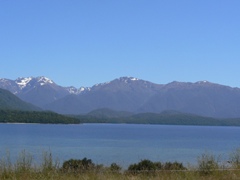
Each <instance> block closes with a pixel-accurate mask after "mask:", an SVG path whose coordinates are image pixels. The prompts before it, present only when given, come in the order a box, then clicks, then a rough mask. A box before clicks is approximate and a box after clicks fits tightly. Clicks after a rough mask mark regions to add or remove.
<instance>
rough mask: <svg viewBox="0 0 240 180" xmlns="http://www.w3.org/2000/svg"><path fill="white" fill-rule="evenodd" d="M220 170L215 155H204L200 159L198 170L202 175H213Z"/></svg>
mask: <svg viewBox="0 0 240 180" xmlns="http://www.w3.org/2000/svg"><path fill="white" fill-rule="evenodd" d="M217 169H218V162H217V160H216V158H215V156H213V155H209V154H202V156H200V157H198V170H199V172H200V174H202V175H208V174H212V173H213V171H215V170H217Z"/></svg>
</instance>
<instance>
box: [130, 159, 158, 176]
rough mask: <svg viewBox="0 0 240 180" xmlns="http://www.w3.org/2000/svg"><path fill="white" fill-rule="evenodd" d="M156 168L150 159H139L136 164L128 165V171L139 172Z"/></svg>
mask: <svg viewBox="0 0 240 180" xmlns="http://www.w3.org/2000/svg"><path fill="white" fill-rule="evenodd" d="M155 170H156V166H155V164H154V163H153V162H152V161H150V160H147V159H145V160H142V161H140V162H139V163H138V164H132V165H130V166H129V167H128V171H130V172H134V173H137V172H141V171H145V172H146V171H155Z"/></svg>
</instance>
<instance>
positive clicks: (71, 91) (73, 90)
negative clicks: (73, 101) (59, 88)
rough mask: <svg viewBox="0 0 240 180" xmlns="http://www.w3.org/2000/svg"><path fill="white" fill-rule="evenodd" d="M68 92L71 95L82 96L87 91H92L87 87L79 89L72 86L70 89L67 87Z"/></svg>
mask: <svg viewBox="0 0 240 180" xmlns="http://www.w3.org/2000/svg"><path fill="white" fill-rule="evenodd" d="M66 90H67V91H68V92H69V93H70V94H76V95H78V94H81V93H83V92H86V91H90V90H91V88H86V87H80V88H79V89H77V88H75V87H73V86H70V87H67V88H66Z"/></svg>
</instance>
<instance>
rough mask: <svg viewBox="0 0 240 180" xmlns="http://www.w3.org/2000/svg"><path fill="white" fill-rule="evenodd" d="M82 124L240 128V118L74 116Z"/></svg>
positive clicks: (151, 115)
mask: <svg viewBox="0 0 240 180" xmlns="http://www.w3.org/2000/svg"><path fill="white" fill-rule="evenodd" d="M73 117H75V118H77V119H79V121H80V122H82V123H127V124H162V125H199V126H240V118H235V119H216V118H211V117H202V116H196V115H191V114H166V115H165V114H155V113H142V114H136V115H132V116H129V117H97V116H91V115H79V116H73Z"/></svg>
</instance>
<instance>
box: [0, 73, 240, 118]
mask: <svg viewBox="0 0 240 180" xmlns="http://www.w3.org/2000/svg"><path fill="white" fill-rule="evenodd" d="M0 88H3V89H7V90H9V91H11V92H12V93H14V94H15V95H16V96H18V97H19V98H21V99H22V100H24V101H27V102H29V103H32V104H34V105H37V106H39V107H41V108H43V109H46V110H52V111H55V112H58V113H62V114H83V113H88V112H90V111H93V110H95V109H102V108H107V109H112V110H115V111H128V112H133V113H146V112H151V113H161V112H162V111H166V110H173V111H179V112H184V113H191V114H196V115H200V116H208V117H217V118H235V117H240V89H239V88H232V87H229V86H224V85H220V84H215V83H211V82H208V81H198V82H195V83H190V82H177V81H174V82H171V83H168V84H155V83H152V82H149V81H145V80H141V79H138V78H134V77H120V78H117V79H114V80H112V81H110V82H106V83H100V84H96V85H94V86H92V87H88V88H86V87H81V88H79V89H78V88H75V87H73V86H72V87H62V86H59V85H57V84H56V83H54V81H52V80H50V79H49V78H46V77H44V76H40V77H36V78H34V77H29V78H18V79H16V80H8V79H0Z"/></svg>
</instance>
